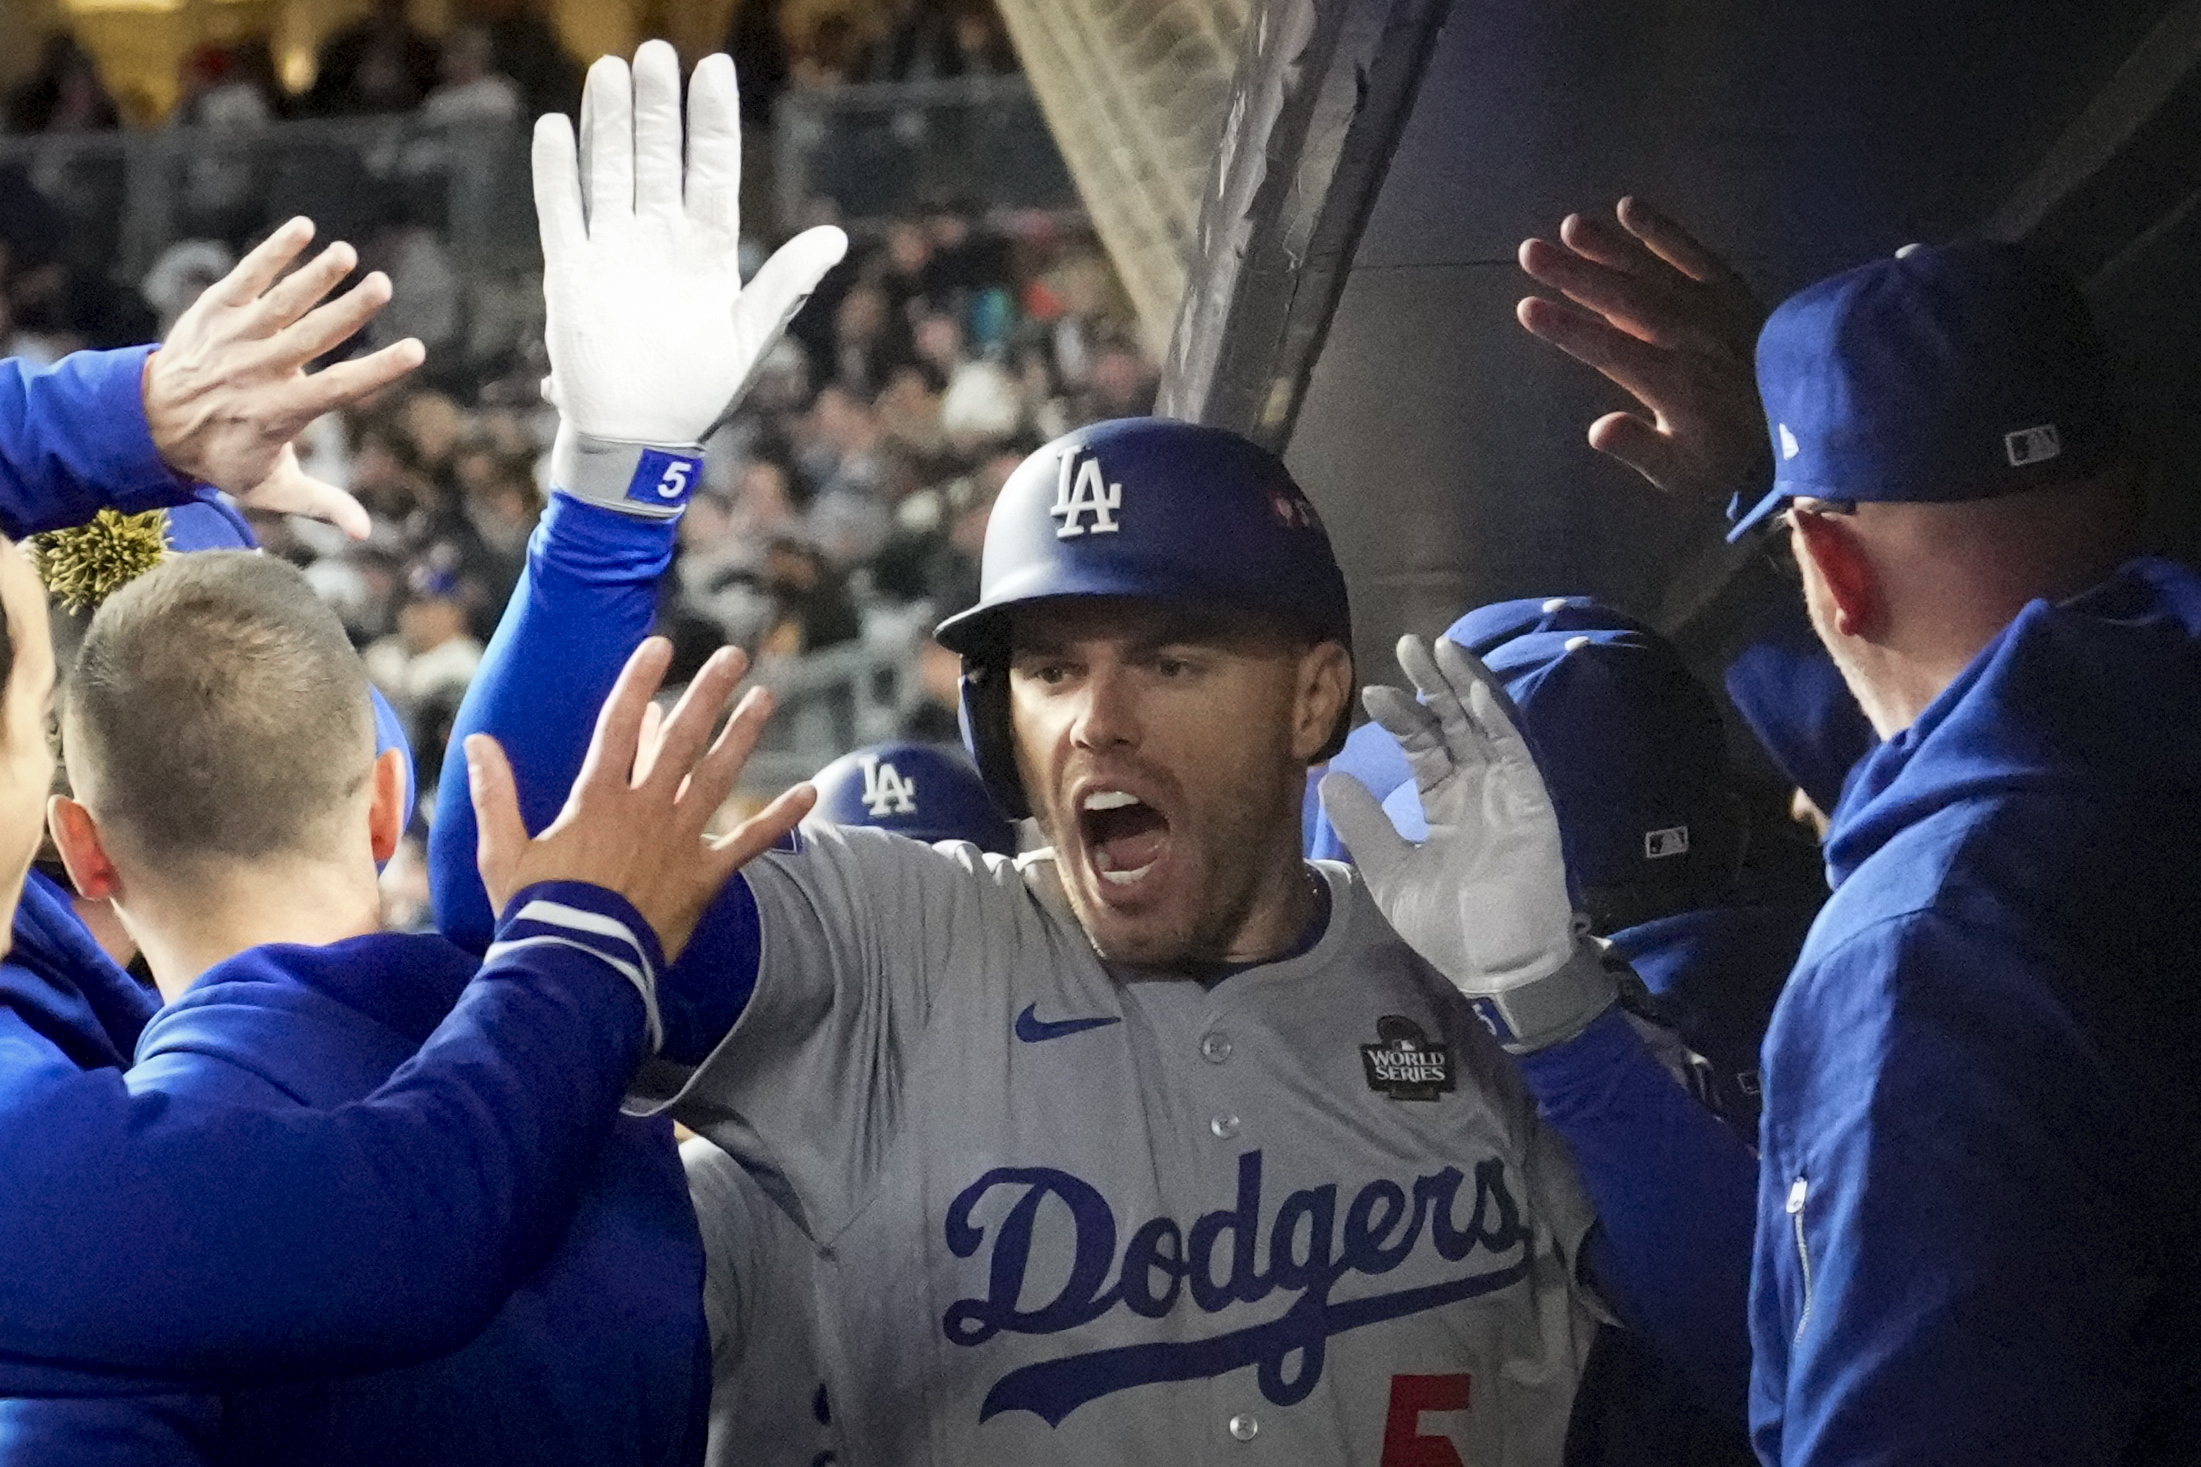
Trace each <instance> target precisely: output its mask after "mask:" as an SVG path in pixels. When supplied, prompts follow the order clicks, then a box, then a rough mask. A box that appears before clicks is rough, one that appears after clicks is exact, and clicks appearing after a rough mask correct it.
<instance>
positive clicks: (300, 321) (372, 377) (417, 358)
mask: <svg viewBox="0 0 2201 1467" xmlns="http://www.w3.org/2000/svg"><path fill="white" fill-rule="evenodd" d="M312 238H313V221H312V220H310V219H293V220H291V221H290V222H289V223H288V224H285V225H284V226H283V227H282V228H280V229H278V230H276V231H275V232H274V233H273V234H271V235H269V236H268V237H267V238H266V239H265V240H263V241H262V242H261V244H260V246H259V247H258V248H257V249H255V250H253V251H252V252H251V253H250V254H248V255H246V256H245V257H244V258H243V259H242V260H240V261H238V262H237V268H236V269H234V270H232V271H230V272H229V274H228V275H226V276H224V277H223V278H222V279H221V280H220V281H218V282H216V283H215V284H214V285H212V286H210V287H209V288H208V289H207V291H206V293H205V294H204V295H202V296H200V297H199V298H198V299H197V300H195V301H193V302H192V303H191V306H190V309H188V310H186V311H185V312H184V313H183V314H182V315H181V316H179V317H178V318H177V319H176V324H175V327H174V328H173V329H172V330H170V332H169V333H168V340H167V341H166V342H165V343H163V344H162V346H161V348H160V350H158V351H156V352H154V353H153V355H152V358H151V360H149V361H148V362H147V363H146V367H145V422H146V426H147V427H148V428H150V429H151V430H152V433H153V446H154V447H155V448H156V449H158V450H159V452H160V456H161V459H162V461H163V462H165V463H166V464H167V465H168V466H169V467H170V468H172V469H174V470H175V471H176V472H177V473H179V474H183V475H185V476H187V477H189V478H193V479H197V480H198V481H199V482H201V483H203V484H212V485H213V486H214V487H215V488H217V489H223V490H227V491H228V492H229V493H231V494H233V495H235V496H236V497H237V499H238V501H239V502H240V503H243V504H245V505H248V506H250V507H252V508H254V509H264V510H271V511H274V512H276V513H280V514H303V515H311V516H313V517H314V518H315V519H321V520H327V521H328V522H329V523H330V524H333V525H337V526H339V527H341V528H342V529H343V530H344V531H345V532H346V533H347V534H349V535H351V536H352V537H353V538H354V539H365V538H366V536H367V532H368V530H369V529H370V528H371V527H370V526H369V524H368V521H367V511H366V510H364V509H362V508H361V507H360V504H359V501H358V500H356V499H354V498H352V497H351V495H349V494H347V493H345V492H344V491H343V490H341V489H339V488H337V487H336V486H335V485H334V484H326V483H323V482H322V481H321V480H319V479H316V478H313V477H312V476H310V475H308V474H307V473H306V472H305V470H303V469H301V468H300V467H299V466H298V454H297V452H296V451H295V450H294V449H292V447H291V440H293V439H295V438H296V437H297V436H298V435H299V434H300V433H302V432H304V431H305V428H306V425H307V424H308V423H311V422H312V421H313V420H314V419H315V418H317V417H319V416H321V415H322V414H323V413H325V412H329V411H331V410H332V409H335V408H340V407H343V406H344V405H345V404H347V403H352V402H357V401H358V400H359V399H360V398H362V397H365V396H367V395H368V394H369V393H371V392H374V391H376V390H377V389H379V388H382V387H386V386H388V385H389V384H390V383H392V382H394V381H396V380H397V379H398V378H400V377H402V376H404V375H405V374H406V373H407V372H410V371H412V370H413V368H415V367H417V366H419V365H420V364H421V362H422V360H423V359H424V357H425V355H426V353H425V352H424V350H423V349H422V347H421V344H420V343H419V342H418V341H416V340H414V339H413V338H411V337H407V338H406V339H405V340H403V341H398V342H393V343H391V344H390V345H388V346H386V347H384V348H382V349H381V350H380V351H378V352H374V353H372V354H371V355H368V356H364V357H359V358H356V359H355V360H352V361H348V362H339V363H337V364H336V365H334V366H331V367H327V368H325V369H323V370H322V371H319V372H315V373H312V374H311V375H308V373H307V372H306V363H308V362H310V361H312V360H313V359H314V358H315V357H317V356H320V355H321V354H322V353H323V352H325V351H327V350H328V349H329V348H331V347H333V346H335V345H337V344H338V343H339V342H342V341H343V340H345V339H346V338H347V337H349V336H351V335H352V334H353V333H354V332H356V331H357V330H359V328H360V327H362V326H364V325H366V324H367V322H368V321H370V320H372V319H373V317H374V315H375V313H376V312H378V311H380V310H381V309H382V308H383V307H384V306H386V305H388V304H389V303H390V277H389V276H387V275H384V274H383V273H382V272H381V271H379V270H377V271H375V272H373V273H372V274H370V275H369V276H368V277H367V278H366V279H365V280H362V281H360V282H359V284H357V285H355V286H353V287H352V288H351V289H350V290H348V291H346V292H344V294H342V295H341V296H338V297H337V298H336V299H335V300H333V301H327V302H325V303H324V302H323V301H322V297H324V296H326V295H327V294H328V293H329V292H330V291H331V290H334V289H335V288H336V286H337V283H338V282H340V281H341V280H343V278H344V277H345V276H347V275H349V274H351V272H352V270H353V268H354V267H355V266H357V265H358V263H359V256H358V255H357V254H356V253H355V252H354V251H353V249H352V247H351V246H350V245H348V244H345V243H344V242H342V241H341V240H339V241H338V242H337V243H335V244H332V245H330V246H329V247H328V248H327V249H325V250H323V251H322V252H321V253H320V254H319V255H316V256H315V257H314V258H313V259H312V260H311V261H309V262H308V263H306V264H305V265H302V266H300V267H299V268H298V269H297V270H295V271H292V272H291V274H290V275H288V276H283V270H284V268H285V267H286V266H288V265H289V264H290V262H291V261H293V260H295V259H297V258H298V254H299V252H300V251H301V250H303V249H305V247H306V245H307V243H308V242H309V241H311V240H312ZM279 276H282V277H283V278H281V279H278V278H277V277H279Z"/></svg>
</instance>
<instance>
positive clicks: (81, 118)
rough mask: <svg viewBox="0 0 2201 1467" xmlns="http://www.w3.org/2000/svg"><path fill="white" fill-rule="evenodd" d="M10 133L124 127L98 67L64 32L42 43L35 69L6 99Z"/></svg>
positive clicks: (87, 52) (87, 53) (77, 130)
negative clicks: (43, 45)
mask: <svg viewBox="0 0 2201 1467" xmlns="http://www.w3.org/2000/svg"><path fill="white" fill-rule="evenodd" d="M7 123H8V131H9V132H14V133H26V132H96V131H99V130H102V129H105V128H111V127H119V126H121V125H122V114H121V113H120V112H118V111H117V110H116V108H115V99H114V98H113V97H111V96H109V95H108V94H107V85H106V83H105V82H102V81H101V80H100V78H99V63H98V62H96V61H94V60H93V59H92V54H91V53H90V52H89V51H86V50H85V49H84V48H83V47H82V46H79V45H78V44H77V43H76V39H75V37H73V36H70V35H69V34H67V33H66V32H61V31H57V32H55V33H54V34H53V35H50V36H48V37H46V45H45V49H44V50H42V51H41V52H40V53H39V57H38V69H37V70H36V71H34V72H32V73H31V75H30V78H29V79H28V80H26V81H25V82H23V83H22V84H21V85H20V86H18V87H17V88H16V89H15V93H14V95H13V96H11V97H9V98H8V115H7Z"/></svg>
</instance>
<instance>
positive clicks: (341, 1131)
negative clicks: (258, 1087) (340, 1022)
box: [0, 886, 655, 1396]
mask: <svg viewBox="0 0 2201 1467" xmlns="http://www.w3.org/2000/svg"><path fill="white" fill-rule="evenodd" d="M558 894H559V898H560V900H562V901H565V902H568V903H570V904H577V905H586V906H588V907H590V908H591V909H592V910H593V911H595V912H596V913H598V914H599V915H600V916H607V917H612V918H615V919H616V920H618V921H620V922H622V923H625V924H627V925H628V926H629V927H630V928H633V929H635V930H637V931H640V932H645V933H646V932H647V928H646V926H645V925H644V924H643V923H642V920H641V918H640V917H639V916H638V915H637V914H635V912H634V911H633V909H632V908H631V907H630V906H628V904H627V903H626V902H625V901H624V900H622V899H621V898H619V897H618V896H616V895H614V894H612V893H609V892H604V891H598V890H596V889H595V888H590V887H575V886H565V887H561V888H559V893H558ZM527 895H528V894H527V893H523V894H522V900H523V901H524V899H525V898H526V896H527ZM518 905H520V904H519V903H516V904H515V907H516V909H517V907H518ZM647 940H648V942H649V943H650V944H652V945H654V941H655V939H654V936H652V937H650V938H648V939H647ZM9 1017H12V1016H9ZM642 1017H643V1007H642V1002H641V999H640V997H639V995H638V993H637V991H636V989H635V987H634V986H633V985H632V984H631V983H630V982H628V981H627V980H626V979H625V978H624V977H622V976H621V975H620V974H619V973H617V972H615V971H614V970H613V969H612V968H611V967H609V966H608V965H607V964H606V963H605V962H604V961H603V959H602V958H600V957H598V956H595V955H593V954H592V953H591V952H589V951H585V950H583V949H582V948H580V947H577V946H571V945H564V944H553V943H531V944H525V945H521V946H516V947H514V948H512V949H510V950H508V951H506V952H504V953H502V954H500V955H499V956H497V957H495V958H492V959H491V960H490V961H489V962H488V963H486V964H485V965H484V966H483V968H482V970H481V972H480V973H479V975H478V976H477V977H476V978H475V979H474V980H473V981H472V982H471V983H470V984H469V985H468V986H467V988H466V991H465V992H464V994H463V995H462V996H461V997H460V999H459V1002H458V1004H457V1005H456V1007H455V1008H454V1009H453V1010H452V1012H451V1014H450V1016H449V1017H448V1018H447V1019H446V1020H445V1021H444V1023H443V1024H442V1025H441V1026H440V1027H439V1028H438V1029H437V1030H436V1031H435V1032H434V1033H433V1034H432V1035H431V1036H430V1037H429V1039H428V1041H427V1042H426V1043H425V1044H423V1045H422V1046H421V1049H420V1051H419V1053H418V1054H417V1055H416V1056H414V1058H412V1059H411V1060H409V1061H407V1062H406V1063H405V1065H403V1066H402V1067H401V1068H400V1069H399V1070H398V1071H397V1072H396V1073H395V1074H394V1075H392V1076H391V1078H390V1080H389V1082H388V1083H387V1084H386V1085H384V1086H383V1087H382V1088H381V1089H379V1090H377V1091H376V1092H375V1093H374V1094H373V1095H371V1096H369V1097H368V1098H367V1099H365V1100H363V1101H360V1102H357V1103H355V1104H351V1105H346V1106H342V1107H339V1108H337V1109H334V1110H322V1111H309V1110H292V1111H284V1112H273V1113H271V1112H268V1111H264V1110H255V1109H251V1108H247V1107H223V1106H220V1105H217V1104H189V1103H185V1102H182V1101H179V1100H178V1099H176V1098H175V1097H170V1096H166V1095H162V1094H159V1093H152V1092H148V1093H144V1094H139V1093H135V1092H133V1091H132V1090H131V1089H130V1088H129V1086H128V1085H127V1083H126V1079H125V1077H124V1076H123V1075H121V1074H118V1073H117V1072H115V1071H113V1070H90V1071H86V1070H78V1069H76V1068H74V1067H73V1066H72V1065H70V1064H69V1063H68V1062H67V1061H66V1060H64V1059H62V1058H61V1057H60V1056H59V1055H58V1054H56V1053H55V1052H54V1051H53V1050H52V1048H51V1047H50V1046H47V1045H44V1044H43V1043H33V1042H31V1041H30V1039H29V1038H27V1037H26V1036H27V1034H28V1031H27V1030H25V1029H24V1028H22V1027H21V1026H19V1025H11V1024H7V1023H0V1277H4V1278H5V1279H6V1280H7V1286H6V1287H5V1288H4V1289H0V1396H9V1395H81V1394H113V1393H115V1387H114V1385H113V1384H112V1382H109V1383H108V1384H107V1385H105V1386H101V1385H99V1384H98V1383H97V1382H96V1381H95V1382H93V1383H91V1384H88V1383H87V1375H88V1374H93V1373H98V1372H111V1373H112V1374H113V1376H114V1377H116V1378H127V1379H133V1380H144V1379H146V1378H158V1379H165V1380H210V1379H234V1378H237V1377H262V1378H265V1377H273V1376H281V1375H286V1374H328V1373H334V1372H340V1371H349V1370H358V1369H370V1368H373V1369H380V1368H387V1367H391V1366H394V1365H400V1364H405V1363H409V1362H412V1361H418V1360H424V1359H430V1358H433V1357H435V1356H437V1355H441V1354H445V1353H448V1352H449V1351H451V1350H453V1349H455V1348H457V1347H458V1346H459V1345H461V1344H464V1343H465V1342H466V1341H467V1340H469V1339H471V1338H472V1337H473V1336H474V1335H475V1334H477V1333H479V1332H480V1330H481V1329H482V1328H483V1327H484V1326H485V1325H486V1324H487V1323H488V1321H489V1320H490V1319H491V1317H493V1316H494V1315H495V1313H496V1311H497V1310H498V1309H499V1308H501V1307H502V1305H503V1303H504V1300H505V1298H506V1296H507V1295H508V1294H509V1292H510V1291H511V1289H512V1288H513V1287H514V1286H515V1284H517V1283H518V1282H519V1281H520V1280H521V1279H522V1278H524V1277H525V1276H526V1274H527V1272H528V1271H529V1270H530V1269H532V1268H533V1267H534V1266H535V1263H536V1262H537V1261H538V1260H539V1258H540V1256H541V1250H542V1240H543V1239H544V1238H546V1237H549V1238H555V1237H557V1236H558V1235H559V1234H560V1232H561V1231H562V1229H563V1227H564V1219H565V1217H566V1216H567V1214H568V1213H569V1212H570V1211H571V1209H572V1207H573V1205H574V1201H575V1198H576V1197H577V1195H578V1191H579V1188H580V1185H581V1182H582V1180H583V1178H584V1177H585V1175H586V1172H587V1169H588V1166H589V1163H590V1161H591V1159H592V1158H593V1156H594V1155H595V1152H596V1149H597V1147H598V1145H599V1143H600V1142H601V1140H602V1138H603V1136H604V1134H605V1132H606V1130H607V1128H608V1127H609V1125H610V1123H611V1121H612V1118H613V1116H614V1115H615V1114H616V1112H617V1110H618V1104H619V1098H620V1096H621V1094H622V1093H623V1092H624V1090H625V1089H626V1086H627V1082H628V1080H629V1078H630V1077H631V1076H632V1074H633V1072H634V1068H635V1065H636V1063H637V1062H638V1061H639V1059H640V1057H641V1048H642V1028H643V1025H642Z"/></svg>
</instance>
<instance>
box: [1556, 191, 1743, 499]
mask: <svg viewBox="0 0 2201 1467" xmlns="http://www.w3.org/2000/svg"><path fill="white" fill-rule="evenodd" d="M1615 212H1616V216H1617V218H1618V221H1619V222H1618V225H1617V226H1615V225H1613V224H1609V223H1606V222H1605V221H1604V220H1601V219H1595V218H1592V217H1589V216H1587V215H1583V214H1570V215H1568V216H1567V218H1566V219H1565V221H1563V222H1562V223H1561V225H1560V227H1559V241H1560V242H1559V243H1558V244H1552V243H1550V242H1548V241H1545V240H1541V239H1531V240H1526V241H1524V242H1523V243H1522V245H1521V255H1520V259H1521V268H1522V269H1523V270H1525V271H1526V272H1528V274H1529V276H1530V277H1531V278H1532V279H1534V280H1535V281H1536V282H1537V283H1538V284H1540V285H1544V286H1547V287H1549V288H1550V289H1552V290H1555V291H1557V292H1559V293H1560V294H1561V295H1562V296H1564V297H1565V300H1564V301H1554V300H1546V299H1544V298H1543V297H1541V296H1529V297H1527V298H1526V299H1524V300H1522V301H1521V303H1520V305H1519V306H1518V307H1517V308H1516V311H1515V314H1516V315H1517V316H1518V317H1519V318H1520V322H1521V324H1522V325H1523V326H1525V327H1527V328H1528V329H1529V331H1530V332H1531V333H1533V334H1534V335H1536V336H1538V337H1540V338H1542V339H1543V340H1545V341H1548V342H1550V343H1551V344H1552V345H1553V346H1556V347H1558V348H1559V349H1560V350H1561V351H1563V352H1566V353H1567V354H1568V355H1570V356H1573V357H1575V358H1578V359H1579V360H1581V361H1584V362H1587V363H1589V365H1591V366H1593V367H1595V368H1596V369H1597V370H1598V371H1600V372H1602V373H1604V374H1605V376H1607V377H1608V378H1610V379H1611V380H1612V381H1614V382H1616V383H1618V384H1619V385H1620V386H1621V387H1623V388H1625V389H1626V390H1627V391H1628V392H1630V393H1631V394H1633V395H1634V397H1635V399H1636V401H1637V402H1638V403H1640V404H1641V405H1642V409H1643V410H1642V411H1641V412H1632V413H1631V412H1619V413H1608V414H1606V415H1605V416H1604V417H1602V418H1599V419H1598V420H1597V421H1596V422H1594V423H1592V424H1591V425H1590V429H1589V440H1590V446H1591V447H1592V448H1595V449H1596V450H1598V451H1599V452H1600V453H1606V454H1610V455H1611V456H1612V457H1614V458H1617V459H1619V460H1620V461H1621V462H1622V463H1624V464H1627V465H1628V466H1629V467H1630V468H1632V469H1634V470H1635V471H1636V472H1637V473H1639V474H1641V475H1643V477H1644V478H1646V479H1649V480H1650V481H1651V482H1652V483H1653V484H1656V485H1657V486H1658V487H1659V488H1661V489H1664V490H1666V491H1667V492H1669V493H1672V494H1677V495H1682V496H1685V497H1689V498H1715V497H1718V498H1724V497H1725V496H1727V495H1729V494H1732V493H1735V492H1736V491H1738V490H1748V489H1751V488H1753V487H1755V486H1756V485H1757V483H1758V482H1759V481H1760V480H1762V479H1763V478H1764V477H1765V475H1766V472H1767V469H1768V466H1769V465H1770V463H1771V452H1770V450H1769V449H1768V447H1767V443H1766V429H1765V413H1764V410H1763V408H1762V406H1761V405H1760V403H1759V401H1758V383H1757V374H1756V370H1755V365H1754V360H1753V359H1754V355H1755V351H1756V346H1757V339H1758V328H1759V327H1760V326H1761V325H1763V324H1764V322H1765V307H1764V306H1763V305H1762V304H1760V303H1759V301H1758V298H1757V297H1756V296H1755V295H1754V294H1753V293H1752V292H1751V290H1750V287H1749V286H1748V285H1747V284H1745V283H1744V281H1743V280H1742V278H1741V277H1740V276H1738V275H1737V274H1736V273H1735V272H1734V271H1733V270H1732V269H1730V268H1729V267H1728V265H1727V263H1726V262H1725V261H1724V260H1722V259H1720V257H1719V256H1717V255H1715V254H1713V253H1712V252H1711V251H1710V250H1708V249H1706V248H1705V247H1704V246H1703V245H1702V244H1700V243H1698V242H1697V240H1696V239H1695V238H1693V237H1692V236H1691V235H1690V234H1689V232H1688V231H1687V230H1685V229H1683V228H1682V227H1681V226H1680V225H1679V224H1676V223H1675V222H1674V221H1673V220H1671V219H1669V218H1667V217H1666V216H1665V215H1664V214H1661V213H1660V212H1659V211H1658V210H1656V209H1654V208H1652V207H1651V206H1650V205H1649V204H1646V203H1644V202H1642V201H1641V200H1640V199H1632V198H1629V199H1622V200H1621V201H1620V204H1619V206H1618V208H1617V210H1616V211H1615Z"/></svg>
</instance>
